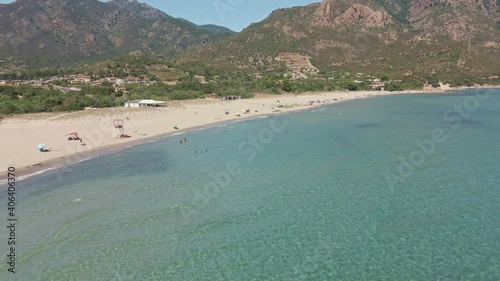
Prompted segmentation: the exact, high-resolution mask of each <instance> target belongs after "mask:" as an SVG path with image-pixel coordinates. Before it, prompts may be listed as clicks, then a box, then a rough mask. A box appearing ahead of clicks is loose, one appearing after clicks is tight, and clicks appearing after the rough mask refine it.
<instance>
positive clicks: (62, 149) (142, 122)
mask: <svg viewBox="0 0 500 281" xmlns="http://www.w3.org/2000/svg"><path fill="white" fill-rule="evenodd" d="M368 93H370V95H368V94H364V95H363V94H362V93H357V94H358V96H357V97H355V96H351V95H350V94H349V93H346V92H332V93H318V94H305V95H289V96H279V97H278V98H279V99H280V101H281V104H284V105H293V104H303V103H304V101H307V100H327V101H328V102H326V103H321V104H316V105H315V106H304V105H301V106H295V107H294V108H290V109H284V110H283V111H282V112H279V113H275V112H272V110H271V109H272V108H274V107H275V106H276V97H272V98H269V97H268V98H260V99H258V100H259V102H258V103H259V104H263V106H262V108H260V109H259V113H254V114H249V115H241V116H240V117H237V116H235V115H234V114H235V113H237V112H240V111H241V108H245V107H248V105H246V104H245V102H246V100H239V101H233V102H228V103H226V104H225V106H224V107H221V106H220V102H216V103H214V102H212V103H210V104H208V105H207V108H206V109H205V111H201V110H200V109H199V107H193V108H196V111H197V113H195V114H194V115H193V111H192V110H193V108H191V107H189V106H190V104H191V103H187V105H186V106H184V107H182V108H180V109H179V108H168V111H161V110H155V111H151V110H145V109H142V110H137V111H133V110H126V109H124V108H114V109H103V110H102V112H98V111H99V110H96V111H92V112H80V114H81V115H82V116H83V117H82V116H80V117H79V118H80V119H72V120H71V121H72V122H67V120H57V121H55V120H53V121H51V123H48V124H47V123H46V120H47V118H48V117H46V115H45V116H44V117H43V118H39V119H34V118H31V119H28V117H29V116H28V117H26V119H22V118H23V116H20V117H17V118H18V119H21V120H18V119H16V117H13V118H12V119H11V120H3V121H2V123H1V125H0V140H1V138H2V136H3V137H4V138H6V139H8V136H12V135H16V136H18V137H17V139H19V140H21V141H20V142H19V143H16V144H13V145H16V146H17V147H19V148H17V149H9V147H8V146H7V147H5V146H4V147H0V153H2V155H4V154H5V155H7V156H8V157H7V158H9V157H10V159H3V161H5V162H7V163H16V160H19V159H24V160H23V162H21V163H18V166H17V167H16V170H18V171H22V172H21V173H20V174H23V175H31V174H34V173H37V174H36V175H39V174H40V173H39V172H40V171H41V170H40V169H46V167H47V166H49V165H51V164H54V163H60V162H62V161H64V162H63V163H64V164H66V163H67V162H69V163H70V164H71V163H76V162H77V161H74V162H72V161H71V159H74V158H77V159H80V158H81V157H82V156H85V157H87V156H88V155H90V158H93V157H96V156H98V155H102V154H106V153H108V150H111V151H117V150H120V149H126V148H130V147H132V146H135V145H138V144H143V143H147V142H152V141H154V140H157V139H160V138H162V137H173V136H179V135H183V134H186V133H187V132H194V131H202V130H206V129H207V128H210V127H214V126H227V125H231V124H235V123H238V122H241V121H245V120H249V119H255V118H259V119H260V118H269V117H271V116H274V115H276V116H279V115H281V114H284V113H290V112H296V111H301V110H312V109H317V108H318V107H323V106H328V105H333V104H337V103H343V102H346V101H351V100H356V99H361V98H373V97H378V96H387V95H388V94H391V95H394V94H405V93H406V94H408V93H417V92H401V93H397V92H395V93H385V92H384V93H379V94H373V93H372V92H368ZM203 102H208V101H203ZM251 102H255V100H253V101H251ZM227 108H230V111H231V112H232V114H233V115H230V116H228V115H225V114H223V110H224V109H227ZM103 112H104V113H106V112H108V114H103ZM92 114H94V115H92ZM106 115H107V116H106ZM166 115H167V116H166ZM103 116H106V117H103ZM117 116H118V117H121V116H127V117H128V116H130V121H126V124H125V128H126V129H127V131H130V132H132V131H134V132H135V131H142V132H147V133H148V135H147V136H145V137H138V138H133V139H125V140H123V139H111V138H109V137H107V136H108V134H110V132H109V133H108V132H107V131H101V135H102V136H101V139H102V140H103V141H102V142H101V143H97V145H91V146H89V145H87V147H90V148H92V149H89V150H88V151H85V149H83V152H82V151H81V149H80V150H78V149H77V150H73V151H68V150H69V149H67V148H68V147H70V146H74V147H77V148H78V145H77V144H76V143H73V142H68V141H66V139H63V138H65V137H64V133H66V132H72V131H75V130H78V131H79V132H80V131H83V132H85V131H89V132H95V131H96V127H95V126H96V125H95V124H96V121H101V122H103V121H102V120H108V119H109V120H112V119H114V118H116V117H117ZM49 117H50V116H49ZM71 117H72V118H75V117H74V115H72V116H71ZM166 117H168V121H167V118H166ZM33 119H34V120H33ZM123 119H125V118H123ZM25 120H28V121H25ZM93 120H96V121H93ZM5 121H7V122H5ZM170 122H176V123H177V124H181V127H184V128H185V129H181V130H173V129H172V128H170V126H169V125H168V124H170ZM38 123H40V124H43V127H44V128H45V129H44V134H43V135H42V136H40V132H39V131H36V130H35V129H33V130H30V129H26V128H27V127H30V128H31V127H33V128H39V127H40V125H39V124H38ZM20 126H22V127H24V129H23V130H22V131H21V132H20V128H19V127H20ZM75 127H76V128H75ZM165 128H167V129H165ZM97 132H98V133H99V131H97ZM24 134H25V135H24ZM103 134H104V135H103ZM134 136H135V135H134ZM50 138H52V139H50ZM84 138H86V137H84ZM34 139H36V140H38V141H37V142H40V143H41V142H44V143H49V144H50V145H51V146H52V147H53V148H54V147H57V149H54V150H53V151H51V152H50V153H36V154H35V152H32V151H27V150H26V147H31V146H33V140H34ZM87 139H88V138H87ZM5 143H7V141H6V142H5ZM3 150H5V153H4V151H3ZM16 150H17V152H16ZM44 157H45V158H44ZM62 159H64V160H62ZM1 164H2V165H1V166H0V167H2V166H3V167H7V165H4V164H5V163H1ZM70 164H69V165H70ZM42 171H43V170H42ZM5 176H6V173H5V172H2V174H1V175H0V178H5Z"/></svg>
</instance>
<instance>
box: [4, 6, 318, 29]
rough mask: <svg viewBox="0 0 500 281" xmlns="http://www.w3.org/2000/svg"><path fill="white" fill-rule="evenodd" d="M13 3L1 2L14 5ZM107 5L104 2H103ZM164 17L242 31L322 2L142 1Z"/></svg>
mask: <svg viewBox="0 0 500 281" xmlns="http://www.w3.org/2000/svg"><path fill="white" fill-rule="evenodd" d="M11 2H14V1H12V0H0V3H11ZM104 2H105V1H104ZM139 2H141V3H143V2H146V3H148V4H149V5H150V6H153V7H155V8H158V9H160V10H162V11H164V12H165V13H167V14H169V15H171V16H174V17H181V18H185V19H187V20H189V21H192V22H194V23H196V24H207V23H213V24H217V25H222V26H226V27H229V28H231V29H232V30H235V31H241V30H242V29H243V28H245V27H247V26H248V25H250V23H252V22H259V21H261V20H263V19H264V18H266V17H267V16H268V15H269V14H270V13H271V12H272V11H273V10H275V9H277V8H285V7H292V6H304V5H307V4H310V3H315V2H321V0H139Z"/></svg>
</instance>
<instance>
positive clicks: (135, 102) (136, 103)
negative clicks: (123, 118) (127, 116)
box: [125, 100, 142, 107]
mask: <svg viewBox="0 0 500 281" xmlns="http://www.w3.org/2000/svg"><path fill="white" fill-rule="evenodd" d="M141 101H142V100H130V101H126V102H125V107H139V102H141Z"/></svg>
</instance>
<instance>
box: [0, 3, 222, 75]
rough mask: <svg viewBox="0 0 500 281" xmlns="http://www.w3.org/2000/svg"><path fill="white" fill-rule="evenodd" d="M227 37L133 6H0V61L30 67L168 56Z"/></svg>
mask: <svg viewBox="0 0 500 281" xmlns="http://www.w3.org/2000/svg"><path fill="white" fill-rule="evenodd" d="M227 36H229V34H227V33H218V32H211V31H209V30H206V29H204V28H203V27H198V26H193V25H192V24H189V23H186V22H185V21H182V20H179V19H176V18H173V17H171V16H169V15H167V14H165V13H163V12H161V11H159V10H157V9H155V8H152V7H150V6H148V5H147V4H143V3H138V2H137V1H135V0H112V1H108V2H100V1H97V0H78V1H72V0H17V1H16V2H14V3H11V4H0V59H2V58H6V57H18V58H20V59H24V60H25V61H29V62H30V63H31V64H34V65H46V64H49V65H50V64H58V63H61V64H67V63H68V62H80V61H85V60H89V59H93V60H99V59H102V58H108V57H111V56H116V55H122V54H126V53H129V52H131V51H135V50H140V51H141V52H144V53H146V54H147V53H149V54H155V55H167V56H173V55H176V54H179V53H181V52H184V51H186V50H188V49H189V48H193V47H196V46H200V45H207V44H212V43H214V42H217V41H218V40H220V39H222V38H224V37H227Z"/></svg>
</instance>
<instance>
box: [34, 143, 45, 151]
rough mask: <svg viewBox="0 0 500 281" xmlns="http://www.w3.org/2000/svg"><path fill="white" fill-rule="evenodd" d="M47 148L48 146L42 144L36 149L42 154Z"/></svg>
mask: <svg viewBox="0 0 500 281" xmlns="http://www.w3.org/2000/svg"><path fill="white" fill-rule="evenodd" d="M45 146H46V144H44V143H41V144H39V145H38V146H37V147H36V150H38V151H40V152H42V151H43V150H44V148H45Z"/></svg>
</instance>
